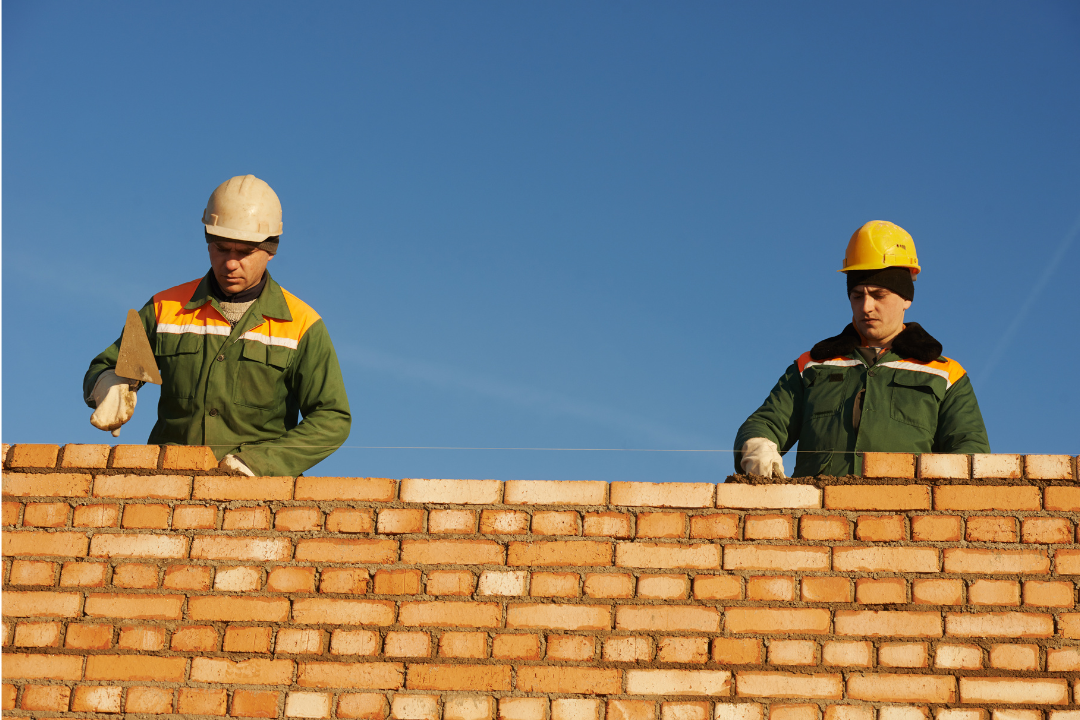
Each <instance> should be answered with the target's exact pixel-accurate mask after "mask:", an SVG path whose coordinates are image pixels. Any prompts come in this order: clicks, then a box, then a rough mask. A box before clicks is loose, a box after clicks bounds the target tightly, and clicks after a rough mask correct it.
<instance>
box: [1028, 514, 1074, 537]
mask: <svg viewBox="0 0 1080 720" xmlns="http://www.w3.org/2000/svg"><path fill="white" fill-rule="evenodd" d="M1020 537H1021V542H1025V543H1044V544H1050V543H1069V542H1072V541H1073V525H1072V523H1071V522H1070V521H1069V520H1067V519H1065V518H1044V517H1029V518H1024V520H1023V524H1022V529H1021V531H1020Z"/></svg>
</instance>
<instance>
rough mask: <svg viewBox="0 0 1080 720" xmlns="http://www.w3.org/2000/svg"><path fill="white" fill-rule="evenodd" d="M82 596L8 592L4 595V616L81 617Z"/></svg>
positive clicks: (68, 593) (72, 593)
mask: <svg viewBox="0 0 1080 720" xmlns="http://www.w3.org/2000/svg"><path fill="white" fill-rule="evenodd" d="M82 600H83V598H82V594H81V593H77V592H50V591H25V592H18V591H15V590H8V591H7V592H5V593H4V615H6V616H7V617H79V616H80V615H81V614H82Z"/></svg>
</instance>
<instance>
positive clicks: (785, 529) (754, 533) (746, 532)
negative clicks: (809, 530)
mask: <svg viewBox="0 0 1080 720" xmlns="http://www.w3.org/2000/svg"><path fill="white" fill-rule="evenodd" d="M743 537H744V538H746V539H747V540H791V539H792V538H794V537H795V520H794V518H792V517H790V516H787V515H747V516H746V518H745V520H744V521H743Z"/></svg>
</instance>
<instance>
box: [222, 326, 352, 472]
mask: <svg viewBox="0 0 1080 720" xmlns="http://www.w3.org/2000/svg"><path fill="white" fill-rule="evenodd" d="M289 374H290V377H289V379H288V380H287V382H288V384H289V401H290V405H293V403H295V405H294V407H298V408H299V410H300V413H301V414H302V415H303V418H304V419H303V420H302V421H301V422H300V423H299V424H298V425H296V427H294V428H292V429H290V430H289V431H288V432H286V433H285V434H284V435H282V436H281V437H278V438H274V439H273V440H264V441H262V442H257V443H248V444H244V445H241V446H240V447H239V448H238V449H236V450H234V451H233V452H232V454H233V455H236V456H237V457H238V458H240V459H241V460H242V461H243V462H244V464H246V465H247V466H248V467H249V468H251V470H252V472H254V473H255V474H256V475H291V476H293V477H295V476H297V475H300V474H301V473H303V472H304V471H305V470H307V469H308V468H310V467H311V466H312V465H314V464H315V463H317V462H319V461H320V460H323V459H325V458H327V457H329V456H330V454H331V453H333V452H334V451H335V450H337V449H338V448H339V447H341V445H342V443H344V442H345V440H346V439H347V438H348V437H349V427H350V426H351V425H352V414H351V413H350V412H349V398H348V397H347V396H346V394H345V381H344V380H343V379H342V377H341V366H340V365H339V364H338V359H337V353H336V352H335V351H334V345H333V343H332V342H330V333H328V332H327V330H326V325H325V324H323V321H322V320H319V321H318V322H317V323H315V324H314V325H312V326H311V328H310V329H309V330H308V331H307V332H306V333H305V334H304V337H303V338H301V340H300V344H299V346H298V347H297V357H296V359H295V360H293V364H292V367H290V368H289ZM290 414H292V413H290ZM288 422H289V421H288V418H286V423H288ZM287 426H288V424H286V427H287Z"/></svg>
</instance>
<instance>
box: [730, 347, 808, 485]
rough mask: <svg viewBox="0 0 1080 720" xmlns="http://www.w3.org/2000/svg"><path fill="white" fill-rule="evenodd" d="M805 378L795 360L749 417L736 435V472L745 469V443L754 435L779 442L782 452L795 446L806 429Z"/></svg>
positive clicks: (754, 436) (778, 445)
mask: <svg viewBox="0 0 1080 720" xmlns="http://www.w3.org/2000/svg"><path fill="white" fill-rule="evenodd" d="M803 399H804V398H803V381H802V376H801V375H799V367H798V365H797V364H796V363H792V364H791V365H790V366H789V367H788V369H787V370H786V371H785V372H784V374H783V375H782V376H781V377H780V379H779V380H777V381H776V385H775V386H774V387H773V389H772V392H770V393H769V397H767V398H765V402H763V403H762V404H761V407H759V408H758V409H757V410H755V411H754V414H753V415H751V416H750V417H748V418H747V419H746V422H744V423H743V424H742V426H741V427H740V428H739V432H738V433H737V434H736V435H735V472H736V473H741V472H742V465H741V463H742V452H741V450H742V446H743V443H745V442H746V441H747V440H749V439H751V438H759V437H760V438H766V439H768V440H772V441H773V442H774V443H776V446H777V447H778V448H779V449H780V452H781V454H783V453H785V452H787V451H788V450H789V449H791V446H792V445H794V444H795V443H796V442H797V441H798V439H799V433H800V432H801V431H802V415H803Z"/></svg>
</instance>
